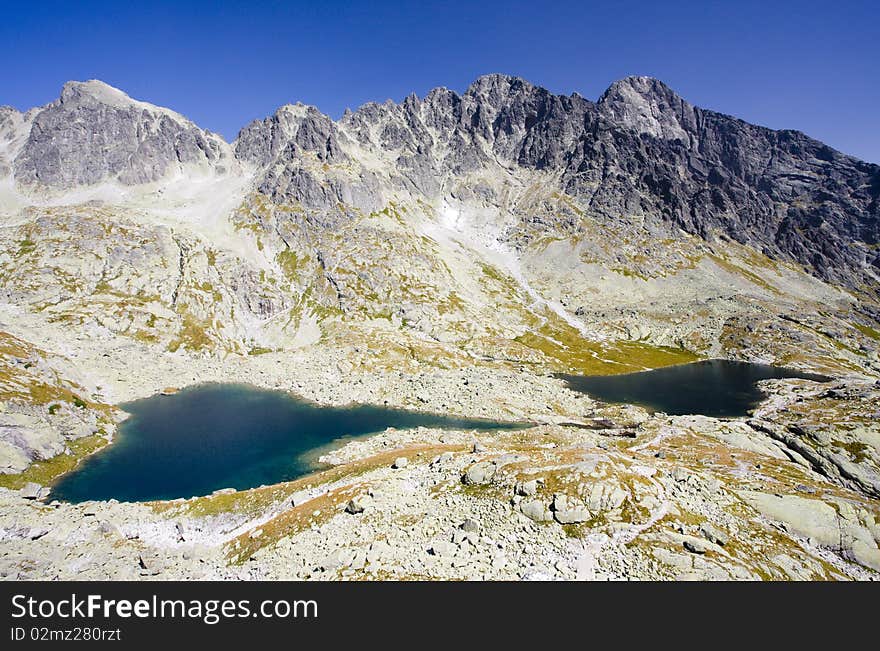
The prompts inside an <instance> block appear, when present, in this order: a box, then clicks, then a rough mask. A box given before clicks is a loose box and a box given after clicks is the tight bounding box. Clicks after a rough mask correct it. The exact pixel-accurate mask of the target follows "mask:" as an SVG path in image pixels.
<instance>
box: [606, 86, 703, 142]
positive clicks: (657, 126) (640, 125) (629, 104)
mask: <svg viewBox="0 0 880 651" xmlns="http://www.w3.org/2000/svg"><path fill="white" fill-rule="evenodd" d="M598 106H599V107H600V109H601V110H602V111H603V113H604V114H605V115H607V116H608V117H609V118H610V119H612V120H613V121H614V122H616V123H618V124H620V125H622V126H626V127H629V128H631V129H634V130H636V131H637V132H639V133H646V134H649V135H651V136H654V137H656V138H663V139H665V140H676V139H678V140H682V141H684V142H688V131H693V130H694V129H695V128H696V117H695V114H694V107H693V106H692V105H691V104H690V103H688V102H686V101H685V100H684V99H682V98H681V97H680V96H679V95H678V94H676V92H675V91H673V90H672V89H671V88H670V87H669V86H667V85H666V84H664V83H663V82H662V81H659V80H658V79H654V78H653V77H626V78H624V79H621V80H619V81H615V82H614V83H613V84H611V86H610V87H609V88H608V90H606V91H605V93H604V94H603V95H602V97H600V98H599V101H598Z"/></svg>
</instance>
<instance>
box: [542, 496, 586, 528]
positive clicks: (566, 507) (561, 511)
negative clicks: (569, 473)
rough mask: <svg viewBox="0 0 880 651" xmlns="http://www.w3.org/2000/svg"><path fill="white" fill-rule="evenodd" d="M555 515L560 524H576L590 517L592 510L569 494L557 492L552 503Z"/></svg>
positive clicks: (551, 506)
mask: <svg viewBox="0 0 880 651" xmlns="http://www.w3.org/2000/svg"><path fill="white" fill-rule="evenodd" d="M550 509H551V510H552V511H553V517H554V519H555V520H556V521H557V522H558V523H559V524H576V523H578V522H586V521H587V520H589V519H590V517H591V516H590V512H589V511H588V510H587V508H586V506H585V505H584V503H583V502H581V501H579V500H577V501H576V500H573V499H571V498H569V497H568V496H567V495H562V494H559V493H557V494H556V495H554V496H553V503H552V504H551V505H550Z"/></svg>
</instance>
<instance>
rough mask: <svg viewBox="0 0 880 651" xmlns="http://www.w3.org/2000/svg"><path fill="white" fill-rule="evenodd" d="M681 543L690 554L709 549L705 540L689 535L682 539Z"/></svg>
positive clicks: (702, 552)
mask: <svg viewBox="0 0 880 651" xmlns="http://www.w3.org/2000/svg"><path fill="white" fill-rule="evenodd" d="M682 545H683V547H684V548H685V549H686V550H688V551H689V552H691V553H692V554H705V553H706V552H707V551H709V546H708V545H707V544H706V543H705V541H703V540H701V539H699V538H694V537H691V536H688V537H687V538H686V539H685V540H684V542H683V543H682Z"/></svg>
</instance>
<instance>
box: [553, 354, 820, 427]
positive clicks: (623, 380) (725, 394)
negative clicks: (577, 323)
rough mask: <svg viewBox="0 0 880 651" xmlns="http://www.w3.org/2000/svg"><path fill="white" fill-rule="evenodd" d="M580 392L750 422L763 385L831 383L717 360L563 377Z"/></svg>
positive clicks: (787, 371) (801, 374)
mask: <svg viewBox="0 0 880 651" xmlns="http://www.w3.org/2000/svg"><path fill="white" fill-rule="evenodd" d="M560 377H562V378H563V379H565V380H566V381H567V382H568V386H569V387H570V388H572V389H574V390H575V391H580V392H582V393H586V394H589V395H590V396H591V397H593V398H596V399H597V400H602V401H604V402H623V403H630V404H635V405H641V406H643V407H647V408H648V409H651V410H652V411H662V412H665V413H667V414H679V415H680V414H702V415H704V416H714V417H719V418H720V417H728V418H735V417H740V416H747V415H748V412H749V410H750V409H753V408H754V407H756V406H757V405H758V403H759V402H761V400H763V399H764V398H765V397H766V396H765V395H764V393H763V392H762V391H761V390H760V389H759V388H758V386H757V383H758V382H759V381H761V380H770V379H784V378H800V379H803V380H813V381H815V382H827V381H828V380H829V378H827V377H825V376H824V375H817V374H815V373H804V372H802V371H796V370H794V369H788V368H781V367H778V366H769V365H767V364H750V363H747V362H733V361H728V360H723V359H712V360H708V361H704V362H694V363H692V364H681V365H680V366H667V367H666V368H658V369H655V370H653V371H643V372H641V373H628V374H626V375H605V376H579V375H561V376H560Z"/></svg>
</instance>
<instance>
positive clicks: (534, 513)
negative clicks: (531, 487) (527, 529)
mask: <svg viewBox="0 0 880 651" xmlns="http://www.w3.org/2000/svg"><path fill="white" fill-rule="evenodd" d="M519 510H520V512H521V513H522V514H523V515H524V516H526V517H527V518H529V519H530V520H534V521H535V522H550V521H552V520H553V512H552V511H551V510H550V509H549V508H548V507H547V505H546V504H544V502H542V501H541V500H535V499H530V500H523V501H522V502H520V503H519Z"/></svg>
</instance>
